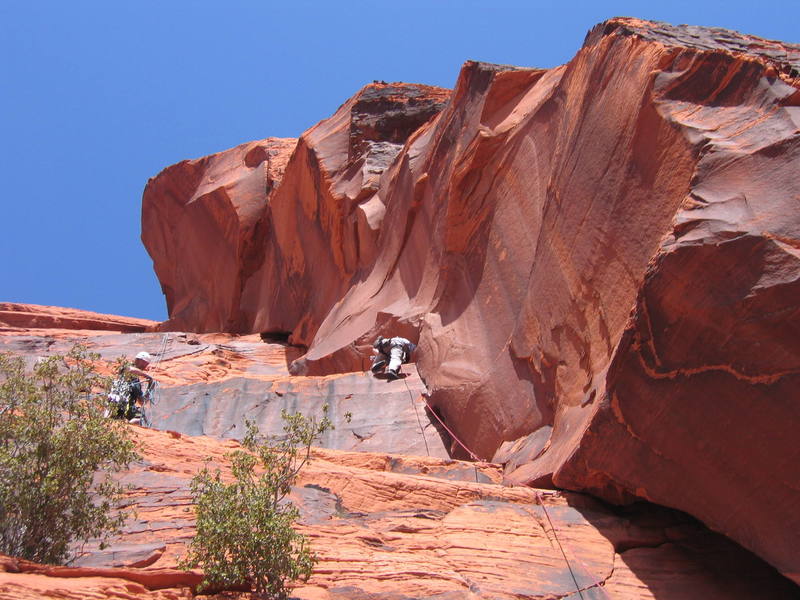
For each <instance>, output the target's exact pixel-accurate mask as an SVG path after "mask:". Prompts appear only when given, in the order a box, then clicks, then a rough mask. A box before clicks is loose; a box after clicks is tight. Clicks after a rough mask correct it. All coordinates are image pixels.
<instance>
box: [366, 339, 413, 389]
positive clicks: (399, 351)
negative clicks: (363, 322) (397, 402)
mask: <svg viewBox="0 0 800 600" xmlns="http://www.w3.org/2000/svg"><path fill="white" fill-rule="evenodd" d="M416 347H417V346H416V344H414V343H413V342H411V341H409V340H407V339H406V338H403V337H393V338H385V337H381V336H378V339H376V340H375V342H374V343H373V344H372V351H373V352H374V353H375V355H374V356H373V357H372V369H371V371H372V372H373V373H379V372H380V371H382V370H383V369H384V367H386V375H387V377H388V378H389V379H390V380H391V379H397V378H398V377H400V365H401V364H403V363H407V362H409V361H410V360H411V354H412V353H413V352H414V350H415V349H416ZM387 363H388V367H387Z"/></svg>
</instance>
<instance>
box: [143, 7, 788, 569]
mask: <svg viewBox="0 0 800 600" xmlns="http://www.w3.org/2000/svg"><path fill="white" fill-rule="evenodd" d="M799 74H800V48H799V47H797V46H792V45H787V44H781V43H779V42H771V41H768V40H762V39H759V38H754V37H751V36H744V35H741V34H737V33H735V32H728V31H725V30H717V29H707V28H697V27H672V26H669V25H665V24H655V23H648V22H643V21H638V20H635V19H614V20H611V21H609V22H606V23H603V24H601V25H598V26H597V27H596V28H595V29H593V30H592V31H591V32H590V33H589V35H588V36H587V39H586V42H585V44H584V46H583V48H581V49H580V51H579V52H578V53H577V55H576V56H575V58H574V59H573V60H572V61H570V62H569V63H568V64H566V65H563V66H561V67H557V68H554V69H550V70H541V69H524V68H516V67H506V66H497V65H487V64H482V63H474V62H470V63H467V64H465V65H464V68H463V69H462V71H461V74H460V76H459V79H458V82H457V84H456V87H455V89H454V90H453V92H452V94H451V96H450V98H449V101H448V103H447V105H446V106H445V107H444V108H443V110H441V112H439V113H438V114H436V116H432V115H433V113H434V112H436V110H434V108H431V109H430V110H423V111H419V110H417V109H416V107H415V106H414V104H415V103H416V102H419V101H420V99H419V98H420V97H419V96H417V97H415V98H414V102H412V96H413V94H416V93H422V94H423V96H422V97H423V98H425V102H429V103H430V105H431V107H434V106H436V107H437V109H438V106H437V105H438V104H439V103H440V102H441V101H442V100H443V94H444V92H442V91H441V90H431V89H425V90H422V88H420V87H419V86H402V85H399V84H392V85H387V86H384V85H383V84H373V85H372V86H367V88H365V89H364V90H362V91H361V92H359V94H357V95H356V96H355V97H354V98H353V99H351V100H350V101H348V102H347V103H345V104H344V105H343V106H342V107H341V108H340V109H339V111H337V113H336V114H335V115H334V116H333V117H331V118H330V119H328V120H326V121H323V122H322V123H320V124H318V125H317V126H315V127H313V128H312V129H311V130H309V131H308V132H306V133H305V134H303V136H302V137H301V138H300V140H299V141H298V143H297V146H296V148H295V149H294V151H293V154H292V157H291V159H290V161H289V163H288V164H287V167H286V171H285V174H284V177H283V180H282V182H281V185H280V187H279V188H278V189H277V191H272V192H271V195H270V196H269V203H268V204H267V205H266V206H265V208H264V209H263V210H264V215H265V216H263V217H261V222H264V223H269V227H267V228H266V230H267V231H268V233H267V234H266V237H265V238H263V240H262V242H260V243H262V244H263V247H264V250H263V253H261V254H259V256H261V255H262V254H263V257H264V258H263V261H261V262H260V263H258V265H259V266H258V267H257V268H251V269H249V270H248V273H251V275H250V277H249V278H247V277H241V278H239V279H238V280H237V284H238V287H236V286H234V289H235V290H237V292H236V293H238V294H239V295H238V296H236V297H235V298H233V297H232V296H230V293H231V292H230V290H229V289H228V288H227V287H226V286H227V283H226V280H224V279H213V280H212V278H210V277H208V276H207V275H206V277H205V280H203V278H200V277H198V278H197V279H195V280H193V281H192V282H191V285H186V286H184V287H182V288H181V292H180V293H178V294H175V296H174V297H175V298H176V300H174V301H173V302H172V304H171V305H170V306H171V308H170V310H171V312H170V314H171V316H173V317H174V318H179V317H180V318H183V319H184V320H183V321H182V322H183V323H184V326H186V327H188V328H192V329H196V330H209V329H215V328H217V329H225V328H227V329H228V330H242V331H276V332H278V331H280V332H287V333H288V332H291V336H290V340H291V341H293V342H295V343H298V344H302V345H303V346H305V347H307V352H306V353H305V354H304V356H302V357H300V358H298V359H297V360H296V361H295V362H294V363H293V366H292V370H293V372H294V373H298V374H299V373H305V374H307V375H324V374H330V373H338V372H346V371H353V370H359V369H363V367H364V360H363V356H364V351H365V349H366V347H367V344H368V342H369V341H370V340H371V339H372V337H373V336H374V335H376V334H377V333H383V334H386V333H392V334H394V333H400V334H404V335H407V336H408V337H411V338H412V339H413V340H414V341H419V352H418V360H417V366H418V369H419V373H420V375H421V376H422V378H423V379H424V381H425V383H426V384H427V386H428V388H429V390H430V391H431V399H432V402H433V403H434V405H435V406H436V407H437V409H438V410H439V411H440V412H441V413H442V414H443V415H444V417H445V419H446V420H447V421H448V423H449V424H450V425H451V427H452V428H453V429H454V430H455V431H456V433H457V435H458V436H459V437H461V438H462V439H463V440H465V441H466V442H467V444H468V445H469V446H470V447H471V448H472V450H474V451H475V452H477V453H478V454H479V455H481V456H483V457H487V458H488V457H492V456H494V457H495V460H499V461H502V462H504V463H506V465H507V474H506V476H507V480H508V481H509V482H518V483H531V484H537V485H553V484H555V485H558V486H562V487H567V488H571V489H583V490H590V491H592V493H594V494H597V495H599V496H601V497H603V498H605V499H608V500H611V501H615V502H625V501H628V500H630V499H632V498H634V497H640V498H647V499H649V500H652V501H654V502H658V503H660V504H664V505H667V506H672V507H678V508H681V509H682V510H685V511H687V512H689V513H691V514H693V515H695V516H697V517H698V518H700V519H701V520H703V521H704V522H705V523H707V524H709V525H710V526H711V527H712V528H714V529H717V530H719V531H722V532H724V533H725V534H727V535H730V536H731V537H733V538H734V539H736V540H737V541H739V542H741V543H742V544H744V545H745V546H746V547H748V548H750V549H753V550H754V551H756V552H758V553H759V554H760V555H761V556H764V557H765V558H767V559H768V560H769V561H770V562H772V563H773V564H774V565H776V566H778V567H779V568H780V569H781V570H782V572H784V573H786V574H787V575H789V576H791V577H793V578H794V579H795V580H796V581H800V563H798V561H797V559H796V558H795V557H794V553H793V552H792V549H791V545H792V544H793V540H794V539H796V538H797V535H798V534H800V521H798V519H797V517H796V516H795V514H794V511H793V506H794V505H796V504H797V502H798V500H800V497H799V495H798V486H797V474H796V472H795V469H794V465H796V464H798V459H800V456H798V452H800V451H798V450H797V449H796V448H795V447H794V445H793V444H792V443H791V440H793V439H795V438H796V436H797V433H798V423H800V419H798V417H800V415H798V412H799V411H800V398H798V394H797V392H796V390H797V385H794V384H795V383H796V381H795V379H796V377H797V373H798V372H799V371H798V368H797V367H798V365H797V364H796V357H797V356H800V352H798V348H797V342H796V340H797V339H798V335H797V334H798V333H800V332H799V331H798V329H799V328H800V320H798V312H797V307H796V303H795V301H794V299H795V298H796V297H797V293H796V291H797V290H796V287H797V281H798V275H800V270H798V263H797V258H798V248H800V242H798V239H800V236H799V235H798V233H799V232H798V225H799V224H798V216H797V215H798V214H800V212H798V210H797V208H798V204H800V189H798V183H797V179H796V173H797V172H798V167H800V156H798V153H800V136H798V129H799V128H800V91H798V88H799V87H800V84H799V83H798V79H797V78H798V75H799ZM389 88H393V89H397V90H403V93H402V94H400V96H402V98H403V100H401V101H398V102H399V104H402V105H403V106H402V110H399V109H398V110H397V111H396V110H395V108H396V107H397V106H398V104H397V103H394V104H393V102H394V100H392V101H389V100H387V101H385V102H384V101H383V100H380V101H373V99H372V98H373V96H374V95H377V96H380V95H381V94H388V95H390V96H392V95H393V92H388V91H385V90H387V89H389ZM411 90H414V92H413V94H412V92H411ZM420 90H422V91H420ZM380 111H385V114H386V119H385V123H389V122H394V121H393V119H395V120H399V121H403V119H405V118H408V119H409V120H410V122H413V124H409V125H408V126H405V127H392V126H378V125H374V121H375V120H376V117H375V115H376V114H379V113H380ZM365 115H366V116H365ZM390 117H391V118H390ZM377 119H378V120H380V118H379V117H378V118H377ZM426 119H429V120H427V121H425V120H426ZM423 121H425V122H424V123H423ZM416 125H421V126H420V127H419V128H418V129H416V131H413V133H412V130H413V129H414V127H416ZM396 131H401V132H402V133H401V134H396ZM405 138H407V139H405ZM400 143H403V144H404V145H403V146H402V148H399V147H398V146H399V144H400ZM229 152H233V151H229ZM173 179H174V178H173V177H172V176H171V175H170V173H169V170H167V171H165V173H164V174H162V175H161V176H159V177H158V178H156V179H155V180H153V181H151V183H150V184H149V185H148V189H147V190H146V192H145V198H146V202H145V206H144V208H143V215H144V217H143V220H144V222H145V224H146V225H147V224H148V223H149V224H150V225H149V226H151V227H154V228H155V229H156V230H158V232H159V233H158V234H156V233H153V234H147V233H145V242H146V243H147V239H146V238H147V235H160V236H162V237H163V238H164V239H166V238H169V236H170V235H171V234H170V233H169V229H170V228H171V227H172V222H173V221H170V220H169V219H151V216H152V215H153V214H155V212H154V211H156V210H160V209H157V208H156V207H158V206H160V205H161V204H163V203H164V202H167V201H165V200H163V194H161V193H159V192H158V189H159V188H160V187H162V186H163V187H166V188H170V189H171V188H172V187H174V186H176V185H177V183H176V182H175V181H173ZM192 189H193V188H192ZM175 202H177V203H178V204H180V202H182V200H176V201H175ZM167 204H169V202H167ZM181 218H185V219H189V217H186V216H185V215H183V216H182V217H181ZM148 219H150V220H148ZM226 219H227V217H226ZM186 222H187V223H190V222H191V221H190V220H187V221H186ZM226 222H227V221H225V219H217V220H215V221H213V225H214V227H217V229H220V230H223V231H227V230H226V228H225V225H224V224H225V223H226ZM212 229H213V228H211V229H208V231H209V232H211V231H212ZM213 239H215V240H217V244H218V245H219V246H220V251H221V249H225V250H224V251H226V252H228V251H229V249H230V248H231V247H233V242H232V241H230V240H232V239H235V236H234V237H233V238H231V237H225V236H222V235H218V236H217V237H216V238H213ZM255 245H257V243H256V244H255ZM215 247H216V246H215ZM148 249H149V250H150V252H151V255H152V256H153V258H154V262H155V263H156V268H157V271H158V269H159V266H158V265H159V264H161V263H163V264H182V263H183V262H184V261H189V262H190V263H192V261H194V260H195V258H194V254H193V252H191V251H189V250H188V249H187V250H186V251H185V252H183V253H177V254H172V255H169V256H167V255H166V254H164V253H163V252H161V251H159V249H158V247H154V246H152V245H148ZM234 262H235V261H234ZM192 264H195V263H192ZM255 264H256V263H253V265H255ZM164 268H166V267H164ZM234 270H235V269H234ZM159 276H160V277H161V275H160V274H159ZM172 281H173V280H172V279H167V280H165V279H163V278H162V283H165V284H166V286H167V287H169V286H172V285H173V284H172V283H171V282H172ZM220 282H222V283H223V284H224V286H221V285H220ZM165 289H166V288H165ZM170 289H173V288H171V287H170ZM175 289H177V288H175ZM223 289H224V290H228V291H227V292H224V293H223V294H222V296H220V295H219V294H218V293H217V290H223ZM225 293H227V294H229V295H228V296H226V297H225V298H226V299H221V298H223V296H225ZM231 298H233V301H231V302H228V300H230V299H231ZM226 302H227V303H226ZM192 303H205V306H207V307H208V308H207V310H206V312H205V313H204V314H203V316H198V315H199V313H198V315H196V314H194V313H192V312H191V311H190V312H182V311H181V310H178V309H177V308H175V309H174V308H173V307H177V306H178V305H181V306H183V305H184V304H186V305H187V306H188V305H189V304H192ZM181 315H185V316H184V317H181ZM764 492H767V495H768V496H769V498H770V499H769V502H768V504H767V505H764V504H763V503H764Z"/></svg>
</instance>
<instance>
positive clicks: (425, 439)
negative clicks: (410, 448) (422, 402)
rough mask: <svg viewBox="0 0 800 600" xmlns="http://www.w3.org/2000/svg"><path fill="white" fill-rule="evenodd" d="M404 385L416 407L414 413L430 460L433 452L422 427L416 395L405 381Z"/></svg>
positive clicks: (412, 404) (412, 403)
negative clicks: (429, 447)
mask: <svg viewBox="0 0 800 600" xmlns="http://www.w3.org/2000/svg"><path fill="white" fill-rule="evenodd" d="M403 384H404V385H405V386H406V391H407V392H408V397H409V398H410V399H411V406H413V407H414V413H415V414H416V415H417V425H419V432H420V433H421V434H422V441H423V442H425V452H427V454H428V458H430V456H431V451H430V449H428V438H426V437H425V429H424V428H423V427H422V420H421V419H420V418H419V411H418V410H417V403H416V402H414V395H413V394H412V393H411V390H410V389H409V388H408V382H406V380H405V379H403Z"/></svg>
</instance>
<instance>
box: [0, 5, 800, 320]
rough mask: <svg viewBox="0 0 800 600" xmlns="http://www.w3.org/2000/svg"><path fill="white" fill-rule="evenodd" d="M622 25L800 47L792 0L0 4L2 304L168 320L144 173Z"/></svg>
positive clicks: (539, 60)
mask: <svg viewBox="0 0 800 600" xmlns="http://www.w3.org/2000/svg"><path fill="white" fill-rule="evenodd" d="M662 4H663V6H662ZM618 15H626V16H636V17H640V18H646V19H654V20H661V21H667V22H669V23H673V24H678V23H690V24H695V25H709V26H718V27H727V28H731V29H737V30H739V31H743V32H746V33H752V34H755V35H760V36H763V37H767V38H772V39H781V40H784V41H789V42H794V43H798V42H800V26H798V23H800V0H772V1H771V2H754V1H753V0H745V1H741V2H740V1H738V0H728V1H725V2H721V1H701V0H696V1H693V2H684V1H671V2H662V3H653V2H602V1H596V2H575V1H573V2H569V1H562V2H537V1H529V2H522V1H519V2H516V1H503V0H491V1H490V0H485V1H484V2H474V1H469V0H464V1H461V2H456V1H454V0H438V1H437V0H428V1H425V2H423V1H417V0H405V1H403V2H381V1H378V0H373V1H371V2H367V1H350V2H349V1H346V0H339V1H337V2H323V1H318V2H311V1H305V0H294V1H293V2H272V1H269V0H249V1H244V0H226V1H225V2H210V1H203V0H194V1H189V0H168V1H165V0H159V1H150V0H137V1H135V2H134V1H128V2H124V1H121V0H117V1H111V0H102V1H100V0H96V1H89V0H69V1H66V0H58V1H55V0H53V1H49V2H46V1H36V0H25V1H14V0H0V140H2V146H0V182H2V189H0V202H2V209H1V210H0V215H2V223H3V226H2V233H1V235H0V251H1V252H2V261H1V262H0V301H11V302H29V303H35V304H50V305H56V306H68V307H74V308H82V309H86V310H94V311H98V312H108V313H113V314H120V315H128V316H137V317H145V318H151V319H158V320H161V319H164V318H166V306H165V303H164V298H163V296H162V294H161V289H160V286H159V284H158V281H157V279H156V277H155V275H154V273H153V269H152V262H151V260H150V258H149V256H148V255H147V253H146V252H145V250H144V247H143V246H142V244H141V241H140V239H139V236H140V228H141V225H140V209H141V195H142V190H143V189H144V185H145V184H146V183H147V180H148V178H149V177H152V176H153V175H155V174H157V173H158V172H159V171H160V170H161V169H163V168H164V167H166V166H168V165H170V164H173V163H176V162H178V161H181V160H183V159H186V158H197V157H200V156H203V155H206V154H210V153H213V152H217V151H220V150H224V149H226V148H230V147H232V146H235V145H237V144H240V143H242V142H246V141H249V140H255V139H261V138H264V137H268V136H281V137H296V136H298V135H299V134H300V133H301V132H302V131H304V130H305V129H307V128H308V127H310V126H312V125H313V124H314V123H316V122H317V121H319V120H320V119H323V118H325V117H327V116H329V115H331V114H332V113H333V112H334V111H335V110H336V108H337V107H338V106H339V105H340V104H341V103H342V102H344V101H345V100H346V99H347V98H348V97H350V96H351V95H353V94H354V93H355V92H356V91H357V90H358V89H359V88H360V87H361V86H362V85H364V84H366V83H369V82H371V81H372V80H373V79H383V80H386V81H408V82H419V83H427V84H432V85H440V86H444V87H452V85H453V83H454V82H455V79H456V77H457V75H458V71H459V68H460V66H461V64H462V63H463V62H464V61H465V60H482V61H488V62H497V63H505V64H516V65H523V66H535V67H552V66H555V65H558V64H561V63H564V62H566V61H568V60H569V59H570V58H571V57H572V56H573V55H574V54H575V52H576V51H577V50H578V48H579V47H580V45H581V43H582V42H583V38H584V36H585V35H586V32H587V31H588V30H589V29H590V28H591V27H592V26H593V25H595V24H596V23H598V22H600V21H603V20H605V19H607V18H610V17H612V16H618Z"/></svg>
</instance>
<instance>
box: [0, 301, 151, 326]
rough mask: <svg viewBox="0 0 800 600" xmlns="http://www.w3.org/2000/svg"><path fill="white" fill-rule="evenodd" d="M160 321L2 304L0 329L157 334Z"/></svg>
mask: <svg viewBox="0 0 800 600" xmlns="http://www.w3.org/2000/svg"><path fill="white" fill-rule="evenodd" d="M157 325H158V322H157V321H150V320H148V319H137V318H134V317H118V316H116V315H106V314H102V313H95V312H90V311H86V310H78V309H75V308H61V307H59V306H41V305H38V304H19V303H14V302H0V328H3V329H4V330H6V331H16V330H23V329H59V330H61V329H84V330H97V331H119V332H128V333H133V332H140V331H154V330H155V329H156V326H157Z"/></svg>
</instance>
